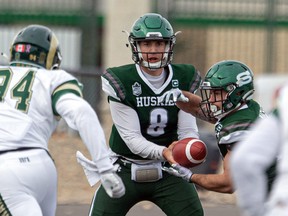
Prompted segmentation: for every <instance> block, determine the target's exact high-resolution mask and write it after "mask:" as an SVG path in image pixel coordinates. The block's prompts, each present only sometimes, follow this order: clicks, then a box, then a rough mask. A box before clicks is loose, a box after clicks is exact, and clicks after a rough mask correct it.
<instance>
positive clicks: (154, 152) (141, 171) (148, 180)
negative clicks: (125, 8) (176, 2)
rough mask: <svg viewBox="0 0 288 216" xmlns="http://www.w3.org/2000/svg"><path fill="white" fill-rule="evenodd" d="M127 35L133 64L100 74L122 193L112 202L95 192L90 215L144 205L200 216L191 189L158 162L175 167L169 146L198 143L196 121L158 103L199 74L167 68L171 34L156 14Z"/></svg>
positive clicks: (190, 85)
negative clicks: (187, 141)
mask: <svg viewBox="0 0 288 216" xmlns="http://www.w3.org/2000/svg"><path fill="white" fill-rule="evenodd" d="M128 35H129V36H128V40H129V43H130V46H131V50H132V59H133V61H134V62H135V64H129V65H123V66H119V67H113V68H108V69H107V70H106V72H105V73H104V74H103V75H102V84H103V90H104V91H105V92H106V93H107V95H108V99H109V105H110V110H111V115H112V119H113V126H112V132H111V135H110V142H109V144H110V147H111V149H112V151H113V152H114V153H115V155H116V156H117V158H118V160H117V161H118V162H119V164H120V166H121V171H120V172H119V175H120V177H121V178H122V180H123V182H124V184H125V187H126V193H125V195H124V196H123V197H121V198H119V199H111V198H110V197H108V196H107V194H105V193H104V190H103V188H102V187H100V189H99V190H98V191H97V192H96V193H95V197H94V200H93V204H92V206H91V212H90V215H93V216H96V215H97V216H100V215H110V216H112V215H115V216H124V215H126V213H127V212H128V211H129V209H130V208H132V207H133V205H135V204H136V203H138V202H140V201H143V200H149V201H151V202H153V203H155V204H156V205H157V206H159V207H160V208H161V209H162V210H163V212H164V213H165V214H167V215H170V216H188V215H191V216H192V215H193V216H202V215H203V209H202V205H201V203H200V200H199V197H198V194H197V192H196V190H195V187H194V185H193V184H189V183H188V182H186V181H185V180H183V179H180V178H177V177H175V176H173V175H170V174H168V173H166V172H162V169H161V166H162V163H165V162H169V163H174V162H175V161H174V160H173V157H172V153H171V150H170V149H168V148H167V147H168V146H169V145H170V144H171V143H172V142H173V141H176V140H178V139H183V138H187V137H196V138H198V136H199V135H198V128H197V125H196V120H195V117H193V116H192V115H190V114H187V113H185V112H183V111H181V110H179V108H178V107H177V106H176V105H175V103H174V102H173V101H168V102H160V101H159V99H160V97H161V96H162V95H163V94H164V92H166V91H167V90H168V89H171V88H178V87H179V88H182V89H185V90H186V91H190V92H195V91H196V90H197V88H198V86H199V84H200V81H201V78H200V75H199V73H198V71H197V70H196V69H195V67H194V66H193V65H188V64H172V63H171V61H172V56H173V47H174V44H175V41H176V33H175V34H174V32H173V28H172V26H171V25H170V23H169V22H168V21H167V20H166V19H165V18H164V17H162V16H161V15H159V14H154V13H148V14H144V15H143V16H141V17H140V18H139V19H137V20H136V21H135V23H134V24H133V26H132V28H131V32H130V34H128ZM169 163H168V164H169ZM183 192H185V193H183Z"/></svg>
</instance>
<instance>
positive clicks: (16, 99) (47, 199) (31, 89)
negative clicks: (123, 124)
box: [0, 25, 125, 216]
mask: <svg viewBox="0 0 288 216" xmlns="http://www.w3.org/2000/svg"><path fill="white" fill-rule="evenodd" d="M60 63H61V53H60V49H59V43H58V40H57V38H56V36H55V34H54V33H53V32H52V31H51V30H50V29H49V28H47V27H45V26H40V25H30V26H28V27H26V28H24V29H22V30H21V31H20V32H19V33H18V34H17V35H16V37H15V38H14V41H13V43H12V46H11V57H10V64H9V66H1V67H0V173H1V177H0V215H5V216H12V215H13V216H23V215H25V216H42V215H43V216H55V212H56V205H57V172H56V167H55V164H54V162H53V160H52V158H51V156H50V155H49V149H48V146H47V145H48V140H49V138H50V136H51V134H52V133H53V131H54V130H55V128H56V125H57V123H58V121H59V119H60V118H61V117H62V118H63V119H64V120H66V122H67V123H68V125H69V126H70V127H72V128H73V129H75V130H78V131H79V133H80V136H81V138H82V140H83V142H84V143H85V145H86V146H87V148H88V150H89V152H90V154H91V157H92V159H93V162H94V163H95V166H96V167H97V168H98V171H97V172H98V173H99V175H100V179H101V182H102V184H103V188H104V189H105V190H107V192H108V193H109V195H111V196H112V197H120V196H122V195H123V194H124V192H125V187H124V185H123V183H122V181H121V179H120V178H119V176H118V175H117V174H116V171H115V169H114V165H113V164H112V162H111V161H110V158H109V156H110V152H109V149H108V148H107V146H106V143H105V136H104V133H103V130H102V128H101V126H100V123H99V121H98V118H97V115H96V113H95V112H94V110H93V109H92V108H91V106H90V105H89V104H88V103H87V102H86V101H85V100H83V99H82V92H81V85H80V84H79V83H78V81H77V80H76V79H75V78H74V77H73V76H71V75H70V74H68V73H67V72H65V71H64V70H60V69H59V66H60Z"/></svg>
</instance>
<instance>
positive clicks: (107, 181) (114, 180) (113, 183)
mask: <svg viewBox="0 0 288 216" xmlns="http://www.w3.org/2000/svg"><path fill="white" fill-rule="evenodd" d="M100 179H101V184H102V186H103V188H104V189H105V191H106V193H107V194H108V195H109V196H110V197H111V198H120V197H122V196H123V195H124V194H125V186H124V184H123V181H122V179H121V178H120V177H119V176H118V175H117V173H116V172H115V170H114V169H113V170H110V171H106V172H104V173H100Z"/></svg>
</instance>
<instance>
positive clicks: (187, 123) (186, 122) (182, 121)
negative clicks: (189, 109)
mask: <svg viewBox="0 0 288 216" xmlns="http://www.w3.org/2000/svg"><path fill="white" fill-rule="evenodd" d="M177 133H178V139H179V140H181V139H184V138H187V137H193V138H199V133H198V127H197V124H196V118H195V117H194V116H193V115H191V114H190V113H186V112H184V111H182V110H180V111H179V113H178V131H177Z"/></svg>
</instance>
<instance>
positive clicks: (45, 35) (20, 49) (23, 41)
mask: <svg viewBox="0 0 288 216" xmlns="http://www.w3.org/2000/svg"><path fill="white" fill-rule="evenodd" d="M61 59H62V56H61V52H60V48H59V42H58V40H57V38H56V36H55V34H54V33H53V32H52V31H51V30H50V29H49V28H47V27H45V26H41V25H30V26H27V27H26V28H24V29H22V30H21V31H20V32H19V33H18V34H17V35H16V36H15V38H14V40H13V42H12V46H11V48H10V65H14V66H33V67H43V68H46V69H49V70H50V69H57V68H59V66H60V64H61Z"/></svg>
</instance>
